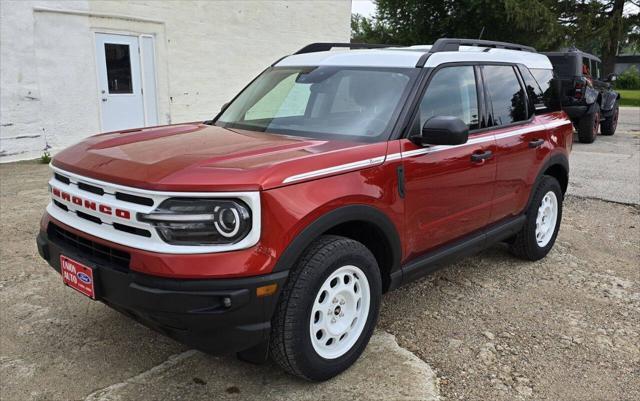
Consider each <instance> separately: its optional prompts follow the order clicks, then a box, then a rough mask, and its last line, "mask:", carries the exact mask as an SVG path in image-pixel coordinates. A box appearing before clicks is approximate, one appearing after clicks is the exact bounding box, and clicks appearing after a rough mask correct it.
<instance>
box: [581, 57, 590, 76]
mask: <svg viewBox="0 0 640 401" xmlns="http://www.w3.org/2000/svg"><path fill="white" fill-rule="evenodd" d="M582 75H585V76H587V77H590V76H591V63H590V62H589V59H588V58H586V57H583V58H582Z"/></svg>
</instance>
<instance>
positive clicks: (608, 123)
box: [600, 102, 620, 135]
mask: <svg viewBox="0 0 640 401" xmlns="http://www.w3.org/2000/svg"><path fill="white" fill-rule="evenodd" d="M619 114H620V108H619V107H618V102H616V104H615V106H614V107H613V113H612V114H611V116H609V118H607V119H606V120H604V121H603V122H602V124H601V125H600V133H601V134H602V135H613V134H615V133H616V128H618V115H619Z"/></svg>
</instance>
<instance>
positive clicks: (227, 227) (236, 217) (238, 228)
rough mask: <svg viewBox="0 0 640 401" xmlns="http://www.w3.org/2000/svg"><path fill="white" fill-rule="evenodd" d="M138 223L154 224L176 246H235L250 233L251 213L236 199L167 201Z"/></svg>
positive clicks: (160, 233)
mask: <svg viewBox="0 0 640 401" xmlns="http://www.w3.org/2000/svg"><path fill="white" fill-rule="evenodd" d="M138 220H140V221H144V222H147V223H150V224H152V225H153V226H154V227H155V228H156V230H157V232H158V235H159V236H160V237H161V238H162V240H163V241H165V242H167V243H169V244H173V245H216V244H234V243H236V242H238V241H240V240H241V239H243V238H244V237H246V236H247V234H248V233H249V231H251V211H250V209H249V207H248V206H247V205H246V204H245V203H244V202H242V201H241V200H235V199H233V200H232V199H193V198H191V199H189V198H184V199H183V198H172V199H167V200H165V201H164V202H162V203H161V204H160V206H158V208H157V209H156V210H154V211H153V212H152V213H139V214H138Z"/></svg>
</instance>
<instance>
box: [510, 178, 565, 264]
mask: <svg viewBox="0 0 640 401" xmlns="http://www.w3.org/2000/svg"><path fill="white" fill-rule="evenodd" d="M526 213H527V214H526V220H525V223H524V226H523V227H522V230H521V231H520V232H519V233H518V234H517V235H516V237H515V239H514V240H513V242H512V243H511V252H512V253H513V254H514V255H516V256H518V257H520V258H523V259H527V260H539V259H542V258H544V257H545V256H546V255H547V254H548V253H549V251H550V250H551V248H552V247H553V244H554V243H555V241H556V237H557V235H558V229H559V228H560V221H561V220H562V188H560V183H558V180H556V179H555V178H553V177H551V176H548V175H545V176H543V177H542V179H541V180H540V182H539V184H538V186H537V188H536V189H535V192H534V194H533V198H532V199H531V204H530V205H529V209H528V210H527V212H526Z"/></svg>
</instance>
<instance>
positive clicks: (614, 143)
mask: <svg viewBox="0 0 640 401" xmlns="http://www.w3.org/2000/svg"><path fill="white" fill-rule="evenodd" d="M638 183H640V108H638V107H621V108H620V120H619V124H618V129H617V131H616V133H615V135H613V136H603V135H598V138H597V139H596V141H595V142H594V143H590V144H584V143H579V142H577V139H576V141H574V144H573V151H572V152H571V178H570V179H569V194H570V195H576V196H581V197H587V198H596V199H602V200H607V201H613V202H620V203H631V204H636V205H637V204H640V186H639V185H638Z"/></svg>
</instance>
